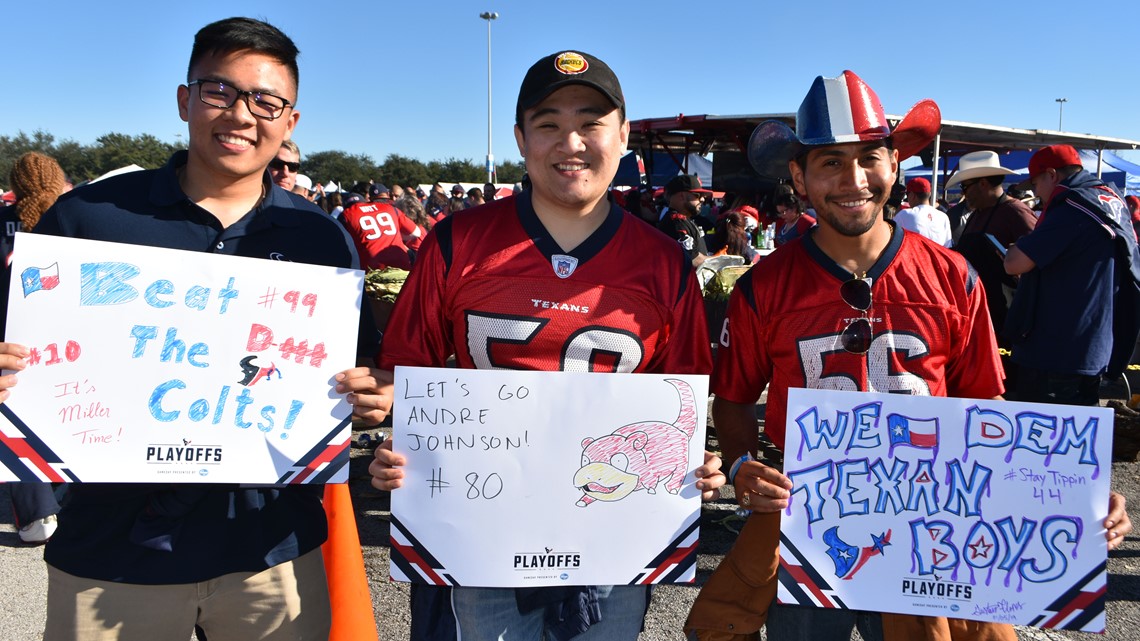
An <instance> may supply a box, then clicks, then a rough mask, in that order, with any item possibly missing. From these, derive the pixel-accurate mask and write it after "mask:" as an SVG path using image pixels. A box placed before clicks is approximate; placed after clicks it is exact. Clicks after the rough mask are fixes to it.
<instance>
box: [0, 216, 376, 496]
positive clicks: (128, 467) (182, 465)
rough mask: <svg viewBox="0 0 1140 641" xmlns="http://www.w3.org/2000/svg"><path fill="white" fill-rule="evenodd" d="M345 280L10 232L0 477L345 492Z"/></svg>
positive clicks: (351, 331)
mask: <svg viewBox="0 0 1140 641" xmlns="http://www.w3.org/2000/svg"><path fill="white" fill-rule="evenodd" d="M362 286H363V273H362V272H360V271H357V270H350V269H336V268H332V267H323V266H314V265H303V264H299V263H291V262H287V261H271V260H257V259H253V258H242V257H236V256H224V255H218V254H208V253H198V252H186V251H176V250H171V249H160V248H154V247H143V246H138V245H124V244H118V243H106V242H99V241H89V240H77V239H72V238H59V237H52V236H40V235H35V234H17V235H16V241H15V251H14V253H13V264H12V283H11V287H10V289H9V293H8V296H9V298H8V300H9V304H8V327H7V339H8V340H9V341H10V342H14V343H19V344H22V345H25V346H27V347H28V348H30V349H31V350H32V356H31V357H30V358H29V365H28V367H27V368H26V369H25V370H24V371H22V372H20V373H19V385H18V386H17V387H16V388H13V390H12V396H11V397H10V398H9V400H8V401H7V402H6V403H4V404H3V405H0V480H2V481H15V480H19V481H35V480H40V481H54V482H161V483H259V484H260V483H264V484H292V483H327V482H333V483H336V482H345V481H346V480H347V475H348V442H349V439H350V437H351V425H350V421H349V418H350V415H351V411H352V408H351V406H350V405H349V404H348V403H347V402H345V401H344V399H343V397H342V396H341V395H338V394H336V392H335V390H334V389H333V377H334V376H335V375H336V373H338V372H340V371H343V370H345V369H348V368H349V367H352V366H354V365H355V362H356V339H357V324H358V319H359V313H360V301H361V291H362Z"/></svg>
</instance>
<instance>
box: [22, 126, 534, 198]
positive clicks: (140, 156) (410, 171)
mask: <svg viewBox="0 0 1140 641" xmlns="http://www.w3.org/2000/svg"><path fill="white" fill-rule="evenodd" d="M179 147H180V145H174V144H171V143H168V142H163V141H161V140H159V139H158V138H155V137H154V136H152V135H150V134H139V135H137V136H131V135H128V134H120V133H109V134H105V135H102V136H100V137H98V138H97V139H95V142H94V144H90V145H84V144H80V143H78V142H76V141H74V140H70V139H69V140H61V141H56V139H55V136H53V135H51V134H50V133H48V132H45V131H39V130H37V131H35V132H33V133H32V134H30V135H29V134H27V133H25V132H23V131H21V132H19V133H17V134H16V135H14V136H0V188H3V190H4V191H7V190H8V189H10V186H9V184H8V174H9V172H10V171H11V170H12V163H14V162H15V160H16V158H19V157H20V156H21V155H22V154H24V153H26V152H29V151H39V152H42V153H45V154H47V155H49V156H51V157H53V158H55V159H56V160H57V161H58V162H59V164H60V166H61V167H63V171H64V173H66V174H67V176H68V178H70V179H71V181H72V182H73V183H75V184H79V183H81V182H83V181H86V180H91V179H92V178H97V177H98V176H101V175H103V174H105V173H107V172H108V171H111V170H113V169H118V168H120V167H125V166H127V165H131V164H135V165H138V166H140V167H142V168H144V169H155V168H157V167H160V166H162V165H163V164H164V163H166V161H167V159H169V158H170V155H171V154H173V153H174V152H175V151H176V150H177V149H179ZM302 151H303V150H302ZM524 171H525V168H524V165H523V163H521V162H513V161H509V160H508V161H505V162H501V163H497V164H496V166H495V172H496V182H500V183H516V182H519V181H520V180H522V175H523V172H524ZM301 173H303V174H305V175H307V176H309V177H310V178H312V179H313V180H314V181H316V182H320V183H322V184H326V183H328V182H329V181H330V180H331V181H333V182H335V183H337V184H338V185H341V186H342V188H343V189H348V188H349V187H351V186H352V184H353V183H355V182H361V181H363V182H367V181H370V180H372V181H378V182H382V183H384V184H386V185H396V184H398V185H421V184H432V183H435V182H437V181H438V182H440V183H445V184H444V188H445V189H446V188H447V187H448V184H449V183H456V182H467V183H482V182H485V181H486V179H487V171H486V169H485V168H484V165H483V164H481V163H476V162H475V161H473V160H471V159H467V158H448V159H446V160H431V161H428V162H426V163H425V162H423V161H420V160H418V159H416V158H410V157H408V156H401V155H400V154H389V155H388V157H387V158H385V159H384V162H382V163H379V164H377V163H376V161H374V160H373V159H372V157H371V156H368V155H367V154H349V153H347V152H344V151H339V150H331V151H318V152H315V153H307V154H304V155H303V156H302V158H301Z"/></svg>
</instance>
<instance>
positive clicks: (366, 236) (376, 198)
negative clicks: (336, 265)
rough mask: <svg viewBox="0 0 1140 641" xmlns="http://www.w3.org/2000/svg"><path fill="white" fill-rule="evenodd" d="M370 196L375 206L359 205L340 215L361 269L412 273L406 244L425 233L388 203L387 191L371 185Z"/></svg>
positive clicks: (361, 203) (381, 187)
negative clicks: (353, 245)
mask: <svg viewBox="0 0 1140 641" xmlns="http://www.w3.org/2000/svg"><path fill="white" fill-rule="evenodd" d="M369 193H370V195H371V196H372V198H373V200H372V202H367V203H365V202H359V203H356V204H354V205H352V206H350V207H348V208H347V209H345V210H344V211H343V212H341V214H340V222H341V224H343V225H344V226H345V229H347V230H348V235H349V236H352V241H353V242H354V243H356V252H357V253H358V254H360V268H361V269H363V270H365V271H368V270H371V269H384V268H385V267H399V268H400V269H411V268H412V259H411V257H410V256H409V254H408V245H407V241H409V240H412V239H414V238H418V237H419V236H420V234H421V233H422V232H420V229H419V227H418V226H416V224H415V223H413V222H412V221H411V220H410V219H408V217H407V216H405V215H404V212H402V211H400V209H399V208H397V207H395V206H394V205H392V201H390V200H388V188H387V187H385V186H383V185H379V184H376V185H372V186H371V187H370V188H369Z"/></svg>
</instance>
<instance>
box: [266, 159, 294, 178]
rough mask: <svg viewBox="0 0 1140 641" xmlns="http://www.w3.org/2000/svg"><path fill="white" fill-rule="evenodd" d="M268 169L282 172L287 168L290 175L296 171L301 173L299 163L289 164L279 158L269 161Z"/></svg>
mask: <svg viewBox="0 0 1140 641" xmlns="http://www.w3.org/2000/svg"><path fill="white" fill-rule="evenodd" d="M269 168H270V169H276V170H277V171H282V170H284V169H286V168H288V169H289V172H290V173H294V174H295V173H297V172H298V171H301V163H299V162H289V161H288V160H281V159H280V158H274V159H273V160H270V161H269Z"/></svg>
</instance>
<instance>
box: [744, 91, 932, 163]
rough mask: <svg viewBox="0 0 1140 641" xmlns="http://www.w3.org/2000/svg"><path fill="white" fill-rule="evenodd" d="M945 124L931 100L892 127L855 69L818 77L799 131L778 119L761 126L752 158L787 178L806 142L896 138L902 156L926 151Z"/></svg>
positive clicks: (799, 115) (800, 113)
mask: <svg viewBox="0 0 1140 641" xmlns="http://www.w3.org/2000/svg"><path fill="white" fill-rule="evenodd" d="M941 127H942V112H941V111H939V109H938V105H937V104H935V103H934V101H933V100H930V99H926V100H922V101H920V102H919V103H918V104H916V105H914V106H913V107H911V108H910V111H909V112H907V114H906V116H904V117H903V119H902V120H901V121H900V122H899V124H898V126H897V127H895V130H894V131H891V128H890V125H888V124H887V117H886V114H885V113H884V112H883V106H882V104H881V103H880V102H879V97H878V96H877V95H876V94H875V91H874V90H873V89H871V87H869V86H868V85H867V83H865V82H863V79H862V78H860V77H859V76H857V75H855V73H854V72H852V71H844V72H843V74H842V75H841V76H839V77H838V78H824V77H823V76H817V77H816V79H815V82H813V83H812V85H811V89H809V90H808V94H807V97H805V98H804V101H803V102H802V103H801V104H800V109H799V111H798V112H797V113H796V130H795V131H792V129H791V128H790V127H788V126H787V125H785V124H784V123H782V122H780V121H778V120H766V121H764V122H762V123H760V124H759V125H757V126H756V130H755V131H753V132H752V138H751V139H750V140H749V141H748V160H749V161H751V163H752V166H753V167H754V168H755V169H756V171H757V172H758V173H759V174H760V175H762V176H771V177H775V178H786V177H788V176H789V171H788V161H790V160H792V159H793V158H795V157H796V156H798V155H799V154H800V153H802V152H803V151H804V148H805V147H816V146H824V145H838V144H843V143H849V142H861V141H870V140H885V139H887V138H890V139H891V140H892V141H893V144H894V148H895V149H897V150H898V152H899V160H903V159H904V158H909V157H911V156H913V155H915V154H916V153H918V152H919V151H922V149H923V148H924V147H926V145H928V144H930V141H932V140H934V137H935V136H937V135H938V130H939V129H940V128H941Z"/></svg>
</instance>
